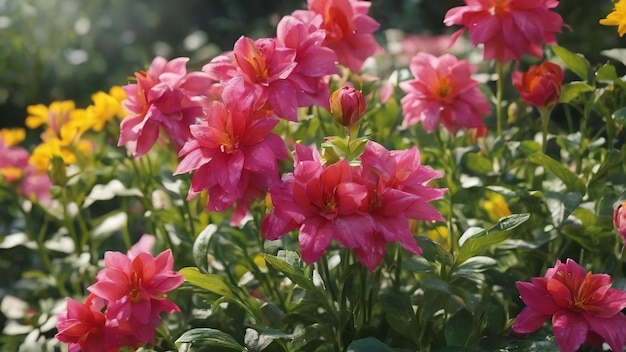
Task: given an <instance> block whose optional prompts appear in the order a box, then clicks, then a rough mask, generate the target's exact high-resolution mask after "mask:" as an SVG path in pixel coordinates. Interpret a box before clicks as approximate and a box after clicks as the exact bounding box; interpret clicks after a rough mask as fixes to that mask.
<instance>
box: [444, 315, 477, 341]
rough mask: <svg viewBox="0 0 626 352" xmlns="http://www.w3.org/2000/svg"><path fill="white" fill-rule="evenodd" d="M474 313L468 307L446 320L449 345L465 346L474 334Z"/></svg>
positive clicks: (446, 334)
mask: <svg viewBox="0 0 626 352" xmlns="http://www.w3.org/2000/svg"><path fill="white" fill-rule="evenodd" d="M472 323H473V321H472V314H471V313H470V312H468V311H467V310H466V309H461V310H459V311H458V312H456V313H455V314H454V315H453V316H452V317H450V319H448V321H447V322H446V328H445V336H446V344H447V345H448V346H458V347H464V346H465V345H466V344H467V341H468V340H469V337H470V336H471V335H472V327H473V326H474V324H472Z"/></svg>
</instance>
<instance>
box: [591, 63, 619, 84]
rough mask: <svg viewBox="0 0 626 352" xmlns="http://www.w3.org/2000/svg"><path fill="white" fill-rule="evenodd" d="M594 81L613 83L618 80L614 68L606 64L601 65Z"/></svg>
mask: <svg viewBox="0 0 626 352" xmlns="http://www.w3.org/2000/svg"><path fill="white" fill-rule="evenodd" d="M596 79H597V80H598V81H610V82H613V81H614V80H616V79H618V76H617V71H616V70H615V66H613V65H612V64H610V63H608V62H607V63H606V64H604V65H602V66H601V67H600V68H599V69H598V70H597V71H596Z"/></svg>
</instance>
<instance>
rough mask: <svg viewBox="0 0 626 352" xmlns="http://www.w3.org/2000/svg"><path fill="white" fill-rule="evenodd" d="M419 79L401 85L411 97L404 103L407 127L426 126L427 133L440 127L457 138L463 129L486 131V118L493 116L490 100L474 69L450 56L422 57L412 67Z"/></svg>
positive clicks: (416, 77) (403, 101) (405, 98)
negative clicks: (484, 121) (481, 128)
mask: <svg viewBox="0 0 626 352" xmlns="http://www.w3.org/2000/svg"><path fill="white" fill-rule="evenodd" d="M409 68H410V70H411V73H412V74H413V76H415V79H413V80H410V81H406V82H401V83H400V88H402V90H403V91H404V92H405V93H407V94H406V95H405V96H404V97H403V98H402V100H401V103H402V111H403V112H404V120H403V125H404V126H410V125H413V124H415V123H418V122H422V123H423V125H424V129H425V130H426V131H427V132H432V131H434V130H435V128H436V127H437V125H438V124H440V123H441V124H443V126H444V127H445V128H446V129H447V130H448V131H449V132H450V133H451V134H452V135H455V134H456V132H457V130H458V129H460V128H463V129H469V128H476V127H482V126H483V125H484V124H483V117H484V116H485V115H487V114H489V113H490V112H491V106H490V105H489V102H488V101H487V98H486V97H485V96H484V95H483V94H482V93H481V92H480V90H479V89H478V87H477V86H478V84H479V82H478V81H476V80H474V79H472V77H471V75H472V74H473V73H474V72H475V71H476V67H475V66H474V65H471V64H469V63H468V62H467V61H465V60H458V59H457V58H456V57H454V56H453V55H450V54H446V55H443V56H441V57H439V58H437V57H435V56H432V55H430V54H426V53H419V54H417V55H415V57H414V58H413V59H412V60H411V64H410V66H409Z"/></svg>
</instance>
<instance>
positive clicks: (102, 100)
mask: <svg viewBox="0 0 626 352" xmlns="http://www.w3.org/2000/svg"><path fill="white" fill-rule="evenodd" d="M120 89H121V88H120ZM122 92H123V91H122ZM91 99H92V100H93V103H94V104H93V105H90V106H89V107H87V115H88V117H87V118H88V119H90V120H91V123H92V129H93V130H94V131H96V132H99V131H102V129H103V128H104V125H105V124H106V123H107V122H108V121H109V120H112V119H113V118H114V117H115V116H117V115H118V114H119V111H120V106H121V103H120V102H119V100H117V99H116V98H115V97H114V96H112V95H109V94H107V93H105V92H97V93H95V94H93V95H92V96H91Z"/></svg>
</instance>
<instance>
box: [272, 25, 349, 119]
mask: <svg viewBox="0 0 626 352" xmlns="http://www.w3.org/2000/svg"><path fill="white" fill-rule="evenodd" d="M325 38H326V32H325V31H324V30H322V29H320V28H318V27H316V26H315V25H313V24H311V23H308V24H307V23H304V22H302V21H301V20H299V19H297V18H295V17H293V16H285V17H283V18H282V19H281V20H280V22H279V23H278V27H277V28H276V41H277V43H278V45H280V46H281V47H284V48H289V49H293V50H295V53H296V57H295V62H296V63H297V65H296V67H295V68H294V70H293V72H292V73H291V74H290V75H289V77H288V78H287V81H288V82H289V83H290V84H291V86H292V89H289V90H285V91H284V94H289V95H291V94H295V95H296V100H297V102H298V106H311V105H318V106H321V107H324V108H326V109H328V108H329V106H328V96H329V83H328V80H326V79H325V78H326V77H327V76H330V75H333V74H335V73H337V67H336V66H335V62H336V61H337V55H336V54H335V52H334V51H333V50H331V49H329V48H327V47H325V46H322V44H323V43H324V40H325ZM283 96H285V95H283ZM291 99H292V98H290V100H291ZM272 106H273V104H272Z"/></svg>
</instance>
